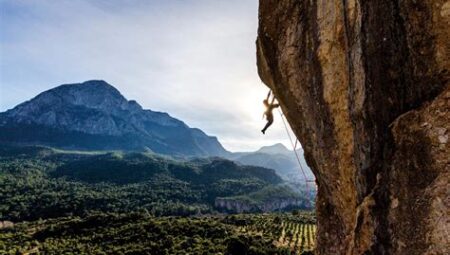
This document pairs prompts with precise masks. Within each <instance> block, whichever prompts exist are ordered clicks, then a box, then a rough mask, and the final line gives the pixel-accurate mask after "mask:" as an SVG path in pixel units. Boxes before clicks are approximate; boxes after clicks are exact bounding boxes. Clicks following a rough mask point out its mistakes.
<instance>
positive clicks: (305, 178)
mask: <svg viewBox="0 0 450 255" xmlns="http://www.w3.org/2000/svg"><path fill="white" fill-rule="evenodd" d="M278 112H279V113H280V116H281V120H282V121H283V124H284V128H285V129H286V134H287V135H288V137H289V141H290V142H291V145H292V148H293V149H294V153H295V157H296V158H297V162H298V165H299V166H300V170H301V171H302V174H303V178H304V180H305V186H306V190H307V192H308V193H309V185H308V178H307V177H306V174H305V170H303V166H302V163H301V161H300V157H299V156H298V153H297V143H298V138H297V137H296V138H295V143H294V142H293V140H292V137H291V134H290V133H289V129H288V126H287V124H286V121H285V120H284V115H283V112H282V111H281V110H280V109H278Z"/></svg>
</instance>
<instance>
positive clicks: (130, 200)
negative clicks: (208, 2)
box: [0, 146, 310, 222]
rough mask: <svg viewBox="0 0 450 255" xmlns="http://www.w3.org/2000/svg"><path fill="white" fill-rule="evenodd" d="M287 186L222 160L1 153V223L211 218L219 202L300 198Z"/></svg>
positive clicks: (24, 150) (20, 150)
mask: <svg viewBox="0 0 450 255" xmlns="http://www.w3.org/2000/svg"><path fill="white" fill-rule="evenodd" d="M282 186H283V184H282V180H281V179H280V177H278V176H277V175H276V174H275V172H274V171H273V170H270V169H265V168H261V167H251V166H240V165H237V164H235V163H233V162H232V161H228V160H223V159H219V158H212V159H196V160H185V161H180V160H178V161H175V160H172V159H169V158H166V157H159V156H155V155H151V154H144V153H127V154H124V153H120V152H112V153H106V154H101V153H99V152H94V153H70V152H67V151H62V152H61V151H55V150H53V149H49V148H43V147H5V146H3V147H2V148H0V201H2V202H1V203H0V220H12V221H14V222H17V221H23V220H29V221H30V220H38V219H48V218H56V217H70V216H81V217H83V216H86V215H88V214H91V213H92V212H110V213H128V212H133V211H139V210H146V211H148V212H149V213H150V214H151V215H154V216H165V215H179V216H186V215H198V214H207V213H214V212H216V211H217V210H218V209H217V208H215V207H214V202H215V199H216V198H217V197H221V198H223V197H225V198H226V197H243V196H244V195H245V194H250V195H248V196H246V199H248V200H250V201H253V203H256V204H257V203H261V201H266V200H267V199H265V198H270V197H271V196H280V194H281V196H284V197H285V198H291V197H292V196H295V195H296V194H294V193H292V192H290V191H289V189H287V188H286V187H282ZM280 191H283V192H280ZM274 194H275V195H274ZM297 199H302V198H301V197H300V196H299V195H297ZM308 199H310V198H308ZM305 200H306V199H305ZM308 204H310V203H308V201H305V203H303V205H305V206H306V205H308ZM300 207H304V206H300Z"/></svg>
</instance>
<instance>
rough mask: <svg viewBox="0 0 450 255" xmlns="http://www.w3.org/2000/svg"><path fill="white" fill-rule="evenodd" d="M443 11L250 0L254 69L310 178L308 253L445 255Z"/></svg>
mask: <svg viewBox="0 0 450 255" xmlns="http://www.w3.org/2000/svg"><path fill="white" fill-rule="evenodd" d="M449 15H450V2H449V1H446V0H421V1H416V0H389V1H388V0H373V1H363V0H260V7H259V31H258V40H257V61H258V71H259V75H260V77H261V79H262V80H263V82H264V83H265V84H266V85H267V86H268V87H270V88H271V89H272V90H273V92H274V94H275V95H276V97H277V98H278V100H279V102H280V104H281V107H282V110H283V112H284V113H285V115H286V118H287V119H288V121H289V123H290V124H291V126H292V127H293V129H294V132H295V133H296V135H297V137H298V138H299V140H300V142H301V143H302V145H303V147H304V151H305V157H306V160H307V162H308V164H309V165H310V167H311V168H312V170H313V172H314V174H315V175H316V178H317V185H318V197H317V202H316V207H317V217H318V237H317V245H316V247H317V251H316V252H317V254H449V253H450V250H449V247H450V244H449V236H448V233H447V232H448V229H450V224H449V222H450V220H449V217H448V211H449V199H450V196H449V189H448V181H449V170H450V169H449V168H450V167H449V155H450V151H449V148H448V136H449V135H450V134H449V133H450V131H449V128H450V127H449V126H450V113H449V108H450V87H449V82H448V78H449V73H448V70H449V60H448V59H449V48H450V40H449V38H450V30H449V28H448V26H449V23H450V17H449Z"/></svg>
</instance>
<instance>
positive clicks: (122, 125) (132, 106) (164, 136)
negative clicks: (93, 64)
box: [0, 80, 228, 156]
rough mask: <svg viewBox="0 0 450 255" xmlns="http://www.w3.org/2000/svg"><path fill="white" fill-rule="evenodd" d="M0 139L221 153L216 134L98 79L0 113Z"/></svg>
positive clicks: (65, 87) (64, 145)
mask: <svg viewBox="0 0 450 255" xmlns="http://www.w3.org/2000/svg"><path fill="white" fill-rule="evenodd" d="M0 142H8V143H26V144H39V145H49V146H55V147H62V148H70V149H89V150H92V149H96V150H99V149H116V150H144V149H150V150H152V151H155V152H158V153H162V154H170V155H195V156H224V155H227V154H228V152H227V151H226V150H225V149H224V148H223V147H222V145H221V144H220V143H219V142H218V140H217V138H215V137H210V136H207V135H206V134H205V133H203V132H202V131H201V130H199V129H195V128H189V127H188V126H187V125H186V124H185V123H183V122H182V121H180V120H177V119H175V118H172V117H171V116H169V114H167V113H163V112H155V111H151V110H144V109H142V107H141V106H140V105H139V104H138V103H137V102H136V101H133V100H132V101H128V100H127V99H125V97H124V96H122V94H121V93H120V92H119V91H118V90H117V89H116V88H114V87H113V86H111V85H110V84H108V83H106V82H105V81H101V80H92V81H86V82H84V83H78V84H67V85H61V86H58V87H56V88H53V89H51V90H48V91H45V92H43V93H41V94H39V95H38V96H36V97H35V98H33V99H31V100H30V101H27V102H24V103H22V104H20V105H18V106H16V107H15V108H13V109H11V110H9V111H6V112H4V113H0Z"/></svg>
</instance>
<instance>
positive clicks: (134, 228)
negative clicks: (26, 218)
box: [0, 211, 315, 255]
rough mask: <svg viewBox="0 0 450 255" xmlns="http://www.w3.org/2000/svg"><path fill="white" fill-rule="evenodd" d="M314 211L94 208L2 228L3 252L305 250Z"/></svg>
mask: <svg viewBox="0 0 450 255" xmlns="http://www.w3.org/2000/svg"><path fill="white" fill-rule="evenodd" d="M314 223H315V218H314V216H313V215H312V214H310V213H297V214H296V215H293V214H287V213H284V214H247V215H232V216H207V217H206V216H203V217H184V218H181V217H153V216H151V215H150V214H149V213H147V212H145V211H142V212H140V213H128V214H113V213H108V214H103V213H101V214H92V215H88V216H86V217H84V218H79V217H65V218H57V219H51V220H39V221H35V222H29V223H19V224H16V225H15V226H14V228H10V229H2V230H1V229H0V253H1V254H21V253H26V252H40V253H43V254H236V255H241V254H248V255H256V254H280V255H281V254H307V253H308V252H310V251H311V249H312V248H313V246H314V231H315V227H314Z"/></svg>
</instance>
